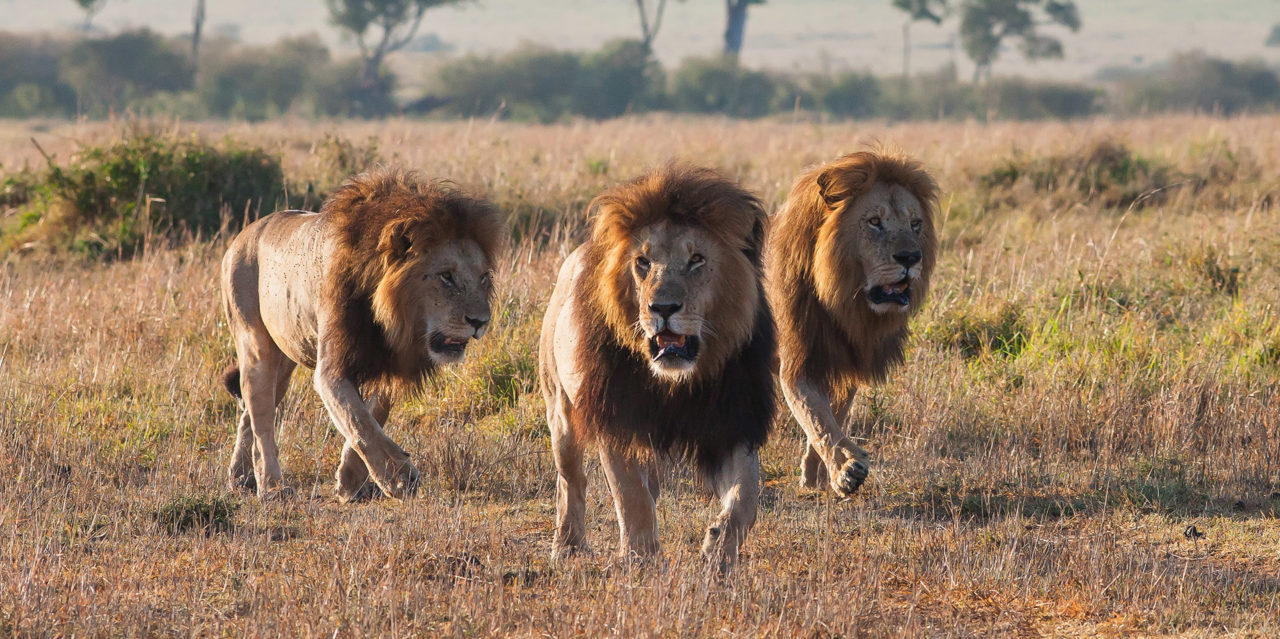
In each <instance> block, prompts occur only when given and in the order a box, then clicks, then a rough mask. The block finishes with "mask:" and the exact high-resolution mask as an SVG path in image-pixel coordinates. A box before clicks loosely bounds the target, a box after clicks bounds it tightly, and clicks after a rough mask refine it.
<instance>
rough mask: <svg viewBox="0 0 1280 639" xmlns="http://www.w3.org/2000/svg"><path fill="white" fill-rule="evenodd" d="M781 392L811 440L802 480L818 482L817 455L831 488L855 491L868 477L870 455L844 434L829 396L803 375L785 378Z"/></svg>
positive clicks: (839, 491) (803, 467)
mask: <svg viewBox="0 0 1280 639" xmlns="http://www.w3.org/2000/svg"><path fill="white" fill-rule="evenodd" d="M782 395H783V397H784V398H785V399H786V401H787V406H789V407H790V408H791V413H792V415H794V416H795V418H796V421H797V422H799V423H800V427H801V428H802V429H804V432H805V435H806V436H807V437H808V440H809V441H808V444H807V446H808V450H806V452H805V454H804V458H803V460H802V462H801V482H802V483H804V484H805V485H813V486H816V485H818V483H819V482H818V477H819V471H818V469H817V465H818V464H817V460H815V459H814V456H815V455H816V456H817V458H818V460H821V462H822V465H823V466H825V471H826V475H827V478H828V479H829V481H830V486H831V489H832V490H834V491H835V492H836V493H837V494H840V495H846V496H847V495H851V494H853V493H854V492H856V491H857V490H858V488H860V487H861V486H862V484H863V482H865V481H866V480H867V475H868V471H869V469H868V463H867V462H868V461H869V459H870V455H868V454H867V451H865V450H863V449H862V448H860V447H859V446H857V445H856V444H854V443H853V441H852V440H850V439H849V438H848V437H847V436H846V435H845V434H844V430H843V429H842V428H841V426H840V424H839V423H838V421H837V419H836V416H835V414H834V412H833V411H832V409H831V398H830V396H829V395H828V394H827V393H826V392H825V391H824V390H822V389H821V388H820V387H819V386H818V385H817V384H814V383H813V382H810V381H809V380H807V379H804V378H799V379H795V380H791V381H786V380H784V382H783V384H782ZM842 412H843V411H842ZM810 482H812V483H810Z"/></svg>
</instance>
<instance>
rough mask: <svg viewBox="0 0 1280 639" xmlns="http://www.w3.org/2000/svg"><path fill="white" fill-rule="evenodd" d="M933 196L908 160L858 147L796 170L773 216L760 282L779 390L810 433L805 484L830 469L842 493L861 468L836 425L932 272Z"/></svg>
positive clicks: (901, 328)
mask: <svg viewBox="0 0 1280 639" xmlns="http://www.w3.org/2000/svg"><path fill="white" fill-rule="evenodd" d="M937 198H938V187H937V184H936V183H934V181H933V178H931V177H929V174H928V173H926V172H925V171H924V169H923V168H922V167H921V165H920V164H919V163H918V162H916V161H914V160H911V159H908V158H905V157H901V156H896V155H888V154H883V153H873V152H862V153H853V154H850V155H846V156H844V157H842V158H839V159H837V160H835V161H833V162H831V163H828V164H825V165H823V166H819V167H817V168H815V169H813V170H811V171H809V172H808V173H805V174H804V175H801V176H800V178H799V179H797V180H796V183H795V185H794V186H793V187H792V189H791V194H790V195H789V196H788V197H787V201H786V202H785V203H784V204H783V206H782V209H781V210H780V211H779V212H778V214H777V215H776V216H775V219H774V227H773V229H771V231H770V234H769V245H768V255H767V258H766V263H767V266H766V269H767V271H768V276H767V287H768V292H769V302H770V304H771V305H772V307H773V310H774V313H776V314H777V318H778V353H779V355H780V359H781V364H782V367H781V368H782V370H781V376H780V377H781V382H782V392H783V397H784V398H785V399H786V401H787V404H788V406H790V407H791V412H792V414H793V415H795V417H796V421H798V422H800V426H801V427H802V428H803V429H804V432H805V434H806V435H807V436H808V439H809V441H808V444H807V445H806V446H805V450H804V455H803V460H802V462H801V471H802V483H803V484H804V485H805V486H808V487H811V488H812V487H816V486H818V485H819V484H820V483H821V482H823V481H826V480H827V478H829V479H830V485H831V487H832V489H834V490H835V491H836V492H837V493H838V494H842V495H848V494H851V493H853V492H854V491H855V490H857V489H858V487H859V486H861V485H862V482H863V481H865V480H866V478H867V458H868V455H867V453H866V451H864V450H862V449H861V448H859V447H858V446H856V445H854V444H853V442H851V441H850V440H849V438H848V437H846V436H845V433H844V430H843V425H844V423H845V421H846V420H847V419H848V417H849V412H850V410H849V409H850V406H851V404H852V400H853V394H854V391H855V390H856V387H857V386H858V385H860V384H867V383H872V382H878V381H881V380H882V379H884V376H885V374H886V373H888V371H889V369H890V368H892V367H893V366H895V365H897V364H899V363H901V362H902V346H903V342H904V341H905V340H906V338H907V334H908V330H907V320H908V318H909V317H910V316H911V315H912V314H914V313H915V312H916V311H917V310H918V309H919V308H920V305H921V303H922V302H923V301H924V298H925V294H926V293H927V292H928V290H929V276H930V275H931V274H932V272H933V265H934V255H935V253H936V245H937V239H936V237H935V236H934V229H933V212H934V208H935V205H936V202H937Z"/></svg>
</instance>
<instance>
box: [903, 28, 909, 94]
mask: <svg viewBox="0 0 1280 639" xmlns="http://www.w3.org/2000/svg"><path fill="white" fill-rule="evenodd" d="M910 75H911V19H910V18H907V21H906V22H903V23H902V84H903V86H906V84H907V78H908V77H910Z"/></svg>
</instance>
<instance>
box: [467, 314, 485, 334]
mask: <svg viewBox="0 0 1280 639" xmlns="http://www.w3.org/2000/svg"><path fill="white" fill-rule="evenodd" d="M467 323H468V324H470V325H471V328H474V329H476V330H477V331H479V330H480V329H482V328H484V327H485V325H486V324H488V323H489V318H487V317H471V316H467Z"/></svg>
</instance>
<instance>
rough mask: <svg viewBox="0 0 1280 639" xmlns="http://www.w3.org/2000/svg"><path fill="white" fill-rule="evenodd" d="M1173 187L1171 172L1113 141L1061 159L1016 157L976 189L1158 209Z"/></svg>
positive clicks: (991, 172) (983, 178)
mask: <svg viewBox="0 0 1280 639" xmlns="http://www.w3.org/2000/svg"><path fill="white" fill-rule="evenodd" d="M1176 181H1177V178H1176V173H1175V171H1174V170H1173V167H1171V166H1169V165H1168V164H1165V163H1162V162H1158V161H1155V160H1152V159H1150V158H1146V157H1143V156H1141V155H1138V154H1136V153H1133V152H1132V151H1130V150H1129V148H1128V147H1126V146H1125V145H1124V144H1121V143H1118V142H1115V141H1112V140H1102V141H1100V142H1096V143H1094V144H1092V145H1087V146H1083V147H1081V148H1080V149H1079V150H1078V151H1073V152H1070V153H1065V154H1062V155H1052V156H1047V157H1025V156H1022V155H1014V156H1013V157H1010V158H1006V159H1004V160H1002V161H1001V162H1000V163H998V164H997V165H996V166H995V167H994V168H992V169H991V170H989V171H987V172H986V173H984V174H982V175H980V176H979V177H978V185H979V187H981V188H982V189H983V190H985V191H997V190H1001V189H1008V188H1012V187H1014V186H1016V185H1018V184H1020V183H1025V184H1027V185H1029V186H1030V187H1031V188H1032V189H1034V190H1035V191H1038V192H1053V191H1060V190H1064V189H1066V190H1070V191H1072V192H1073V193H1077V194H1079V195H1081V196H1085V197H1088V198H1090V199H1092V200H1093V201H1096V202H1098V203H1100V204H1101V205H1102V206H1104V207H1127V206H1131V205H1132V206H1147V205H1151V204H1155V203H1158V202H1160V201H1163V198H1165V197H1167V191H1166V190H1165V189H1166V188H1167V187H1169V186H1170V185H1171V184H1173V183H1174V182H1176Z"/></svg>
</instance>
